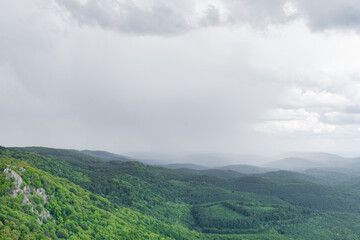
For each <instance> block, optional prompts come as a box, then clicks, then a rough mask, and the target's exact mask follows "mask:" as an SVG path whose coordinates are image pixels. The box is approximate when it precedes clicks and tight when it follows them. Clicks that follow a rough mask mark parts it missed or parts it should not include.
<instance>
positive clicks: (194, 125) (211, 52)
mask: <svg viewBox="0 0 360 240" xmlns="http://www.w3.org/2000/svg"><path fill="white" fill-rule="evenodd" d="M0 145H4V146H30V145H31V146H34V145H37V146H38V145H41V146H47V147H59V148H76V149H102V150H108V151H112V152H116V153H125V152H134V151H149V152H224V153H255V154H260V155H264V154H277V153H281V152H288V151H326V152H334V153H339V152H340V153H360V150H359V149H360V2H359V1H355V0H342V1H338V0H326V1H325V0H317V1H313V0H293V1H292V0H290V1H283V0H272V1H269V0H181V1H179V0H87V1H86V0H26V1H24V0H21V1H20V0H11V1H8V0H0Z"/></svg>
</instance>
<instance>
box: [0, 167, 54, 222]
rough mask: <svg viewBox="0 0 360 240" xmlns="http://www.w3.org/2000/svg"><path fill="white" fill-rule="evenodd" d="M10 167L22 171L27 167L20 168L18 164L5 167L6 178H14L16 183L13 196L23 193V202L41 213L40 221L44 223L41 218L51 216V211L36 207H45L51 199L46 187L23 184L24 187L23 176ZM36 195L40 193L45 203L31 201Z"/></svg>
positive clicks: (32, 209)
mask: <svg viewBox="0 0 360 240" xmlns="http://www.w3.org/2000/svg"><path fill="white" fill-rule="evenodd" d="M10 167H12V168H16V169H18V170H19V171H20V172H21V173H24V172H25V169H24V168H19V167H16V166H8V167H7V168H5V169H4V173H5V174H6V178H7V179H10V180H12V181H13V183H14V185H15V189H14V190H13V193H12V197H17V196H19V195H21V194H23V195H24V198H23V200H22V204H23V205H29V206H30V207H31V211H33V212H36V213H37V214H38V215H39V218H38V222H39V223H43V222H42V220H41V219H46V220H48V219H49V218H50V217H51V215H50V212H49V211H48V210H46V209H45V208H43V210H42V211H41V212H39V211H38V210H37V209H36V207H37V206H41V207H44V205H45V203H46V202H47V201H48V199H49V195H47V194H46V191H45V189H44V188H35V187H32V188H30V187H29V186H23V188H21V187H22V185H23V179H22V177H21V176H20V175H19V174H18V173H16V172H15V171H14V170H12V169H11V168H10ZM34 195H38V196H39V197H41V198H42V199H43V200H44V201H43V203H39V204H36V203H32V202H31V201H30V199H31V197H32V196H34Z"/></svg>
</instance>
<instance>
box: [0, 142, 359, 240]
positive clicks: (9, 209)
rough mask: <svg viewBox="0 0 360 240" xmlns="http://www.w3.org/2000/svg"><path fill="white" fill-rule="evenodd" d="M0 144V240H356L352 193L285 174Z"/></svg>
mask: <svg viewBox="0 0 360 240" xmlns="http://www.w3.org/2000/svg"><path fill="white" fill-rule="evenodd" d="M130 160H131V159H126V158H121V157H119V158H117V157H116V156H111V157H109V155H107V157H101V156H100V157H99V156H97V155H94V154H89V153H86V152H80V151H76V150H62V149H49V148H4V147H1V148H0V173H1V174H0V238H1V239H249V240H250V239H319V240H321V239H329V240H330V239H339V240H340V239H360V237H359V236H360V192H359V191H358V190H357V189H358V188H357V186H358V185H357V182H356V179H353V180H352V181H353V182H351V183H350V182H349V183H348V185H349V186H350V185H351V186H353V187H352V188H349V187H347V188H345V187H335V186H330V185H329V184H328V185H324V184H319V183H317V180H318V179H315V178H314V177H308V179H307V178H306V177H304V176H305V175H302V174H296V173H292V172H277V173H272V174H271V173H269V174H267V175H266V174H263V175H259V176H250V175H245V174H239V173H235V172H233V171H229V170H223V171H220V170H216V171H213V170H211V171H195V170H191V171H190V170H185V169H183V170H173V169H167V168H162V167H155V166H148V165H144V164H142V163H139V162H136V161H130Z"/></svg>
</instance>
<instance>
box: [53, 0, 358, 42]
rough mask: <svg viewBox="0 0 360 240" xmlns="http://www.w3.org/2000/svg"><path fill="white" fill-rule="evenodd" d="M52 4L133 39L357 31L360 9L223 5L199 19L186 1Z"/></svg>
mask: <svg viewBox="0 0 360 240" xmlns="http://www.w3.org/2000/svg"><path fill="white" fill-rule="evenodd" d="M55 1H57V3H58V4H59V5H60V6H63V7H64V8H65V9H67V11H68V12H69V13H70V14H71V16H72V17H73V18H74V19H76V20H77V21H78V22H79V23H80V24H85V25H98V26H101V27H103V28H106V29H111V30H115V31H119V32H127V33H135V34H160V35H163V34H178V33H184V32H187V31H189V30H192V29H196V28H199V27H207V26H216V25H219V24H221V25H231V24H237V23H242V24H249V25H251V26H253V27H260V28H264V27H266V26H268V25H269V24H284V23H287V22H289V21H292V20H294V19H304V20H305V21H306V23H307V24H308V26H309V27H310V28H312V29H313V30H326V29H339V28H341V29H342V28H344V29H356V30H357V29H358V28H359V26H360V3H359V2H358V1H354V0H344V1H335V0H331V1H327V0H326V1H325V0H319V1H312V0H301V1H299V0H273V1H268V0H223V1H221V2H220V3H221V4H220V5H219V4H218V5H219V6H215V5H212V4H209V5H207V7H206V8H205V9H203V12H205V16H202V15H203V12H201V13H198V12H196V11H195V9H194V8H195V7H194V6H195V1H193V2H192V1H190V2H192V4H190V7H189V8H192V9H191V11H184V10H183V9H181V8H180V9H179V7H178V5H176V4H167V5H166V4H164V3H165V2H161V1H159V2H156V1H155V2H151V1H148V2H146V4H147V5H149V6H150V7H149V6H147V7H146V8H145V7H144V6H142V4H140V3H141V1H140V3H139V2H138V3H137V4H135V3H134V2H133V1H132V0H127V1H123V2H119V1H115V0H108V1H100V0H87V1H86V2H85V3H80V2H79V1H78V0H55ZM144 3H145V2H144ZM166 3H168V2H166ZM285 4H292V5H293V6H294V13H292V14H286V12H285V11H284V6H285ZM184 5H185V3H184ZM220 8H222V9H223V10H224V12H226V14H224V16H222V18H223V21H220Z"/></svg>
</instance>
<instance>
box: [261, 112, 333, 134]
mask: <svg viewBox="0 0 360 240" xmlns="http://www.w3.org/2000/svg"><path fill="white" fill-rule="evenodd" d="M271 116H272V119H273V120H268V121H265V122H263V123H260V124H257V125H256V126H255V129H256V130H258V131H261V132H265V133H275V134H281V133H295V132H311V133H316V134H318V133H330V132H333V131H334V130H335V128H336V127H335V125H331V124H327V123H323V122H321V121H320V115H319V114H318V113H316V112H307V111H306V110H304V109H277V110H275V111H273V112H272V113H271Z"/></svg>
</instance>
